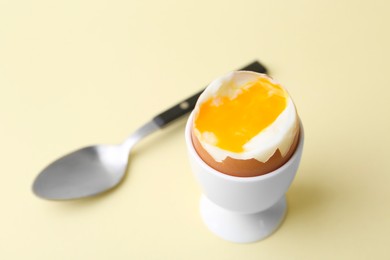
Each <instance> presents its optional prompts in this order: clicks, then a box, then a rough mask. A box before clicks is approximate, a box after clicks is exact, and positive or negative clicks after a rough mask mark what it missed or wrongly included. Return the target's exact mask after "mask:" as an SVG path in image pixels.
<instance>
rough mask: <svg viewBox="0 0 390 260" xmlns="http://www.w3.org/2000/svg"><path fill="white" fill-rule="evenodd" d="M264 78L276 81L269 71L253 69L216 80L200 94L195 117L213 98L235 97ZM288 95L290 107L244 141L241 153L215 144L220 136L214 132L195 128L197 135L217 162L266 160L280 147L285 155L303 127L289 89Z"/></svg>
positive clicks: (235, 72)
mask: <svg viewBox="0 0 390 260" xmlns="http://www.w3.org/2000/svg"><path fill="white" fill-rule="evenodd" d="M264 77H265V78H268V79H269V80H270V81H272V82H274V81H273V80H272V79H270V78H269V77H268V76H266V75H265V74H260V73H256V72H251V71H234V72H231V73H229V74H227V75H225V76H222V77H220V78H217V79H215V80H214V81H213V82H211V83H210V84H209V86H208V87H207V88H206V89H205V91H204V92H203V93H202V95H201V96H200V97H199V99H198V101H197V104H196V106H195V109H194V114H195V116H194V119H196V117H197V114H198V113H199V109H200V105H201V104H202V103H204V102H206V101H207V100H209V99H210V98H215V97H218V96H227V97H229V98H231V99H234V98H235V97H236V96H237V95H238V94H239V93H241V91H242V86H243V85H246V84H247V83H250V82H254V81H257V80H258V79H259V78H264ZM276 84H277V83H276ZM286 94H287V96H288V97H287V106H286V108H285V109H284V110H283V112H282V113H281V114H280V115H279V116H278V117H277V118H276V120H275V121H274V122H273V123H272V124H271V125H269V126H268V127H267V128H265V129H264V130H262V131H261V132H260V133H259V134H257V135H256V136H254V137H253V138H252V139H251V140H249V141H248V142H247V143H246V144H244V146H243V148H244V151H243V152H241V153H235V152H231V151H227V150H224V149H221V148H219V147H217V146H216V145H215V144H216V143H217V140H218V139H217V137H216V136H215V135H214V134H213V133H210V132H206V133H200V131H199V130H197V129H196V128H195V129H194V133H195V136H196V137H197V138H198V140H199V142H200V144H201V145H202V146H203V148H204V149H205V150H206V151H207V152H208V153H209V154H210V155H211V156H212V157H213V158H214V160H215V161H217V162H222V161H223V160H225V159H226V158H227V157H230V158H233V159H239V160H248V159H256V160H258V161H260V162H263V163H265V162H267V161H268V160H269V159H270V158H271V157H272V155H273V154H274V153H275V152H276V150H277V149H279V151H280V153H281V155H282V156H283V157H284V156H285V155H286V154H287V153H288V151H289V149H290V147H291V145H292V144H293V142H294V138H295V136H296V134H297V132H298V127H299V124H298V116H297V113H296V109H295V105H294V103H293V101H292V99H291V98H290V96H289V95H288V93H287V92H286Z"/></svg>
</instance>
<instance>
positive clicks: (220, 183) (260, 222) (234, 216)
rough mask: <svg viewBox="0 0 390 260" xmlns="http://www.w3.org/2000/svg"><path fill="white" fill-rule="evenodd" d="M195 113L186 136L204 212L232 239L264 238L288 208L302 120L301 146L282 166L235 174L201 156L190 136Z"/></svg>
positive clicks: (206, 219)
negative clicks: (258, 172) (249, 174)
mask: <svg viewBox="0 0 390 260" xmlns="http://www.w3.org/2000/svg"><path fill="white" fill-rule="evenodd" d="M192 121H193V114H191V116H190V117H189V119H188V122H187V125H186V130H185V138H186V144H187V149H188V154H189V159H190V164H191V168H192V171H193V172H194V174H195V176H196V178H197V180H198V182H199V184H200V186H201V189H202V192H203V194H204V196H205V197H204V198H203V199H201V215H202V218H203V220H204V222H205V223H206V225H207V226H208V227H209V229H210V230H211V231H212V232H213V233H215V234H216V235H218V236H220V237H222V238H224V239H226V240H229V241H233V242H239V243H247V242H254V241H257V240H259V239H262V238H265V237H267V236H268V235H270V234H271V233H272V232H273V231H275V230H276V229H277V227H278V226H279V225H280V223H281V221H282V220H283V216H284V214H285V210H286V204H285V198H284V195H285V193H286V191H287V190H288V188H289V186H290V185H291V182H292V180H293V179H294V176H295V174H296V172H297V169H298V166H299V163H300V159H301V155H302V150H303V142H304V132H303V127H302V124H301V131H300V139H299V143H298V147H297V149H296V151H295V153H294V154H293V156H292V157H291V158H290V160H289V161H288V162H286V163H285V164H284V165H283V166H282V167H280V168H278V169H276V170H275V171H273V172H270V173H268V174H265V175H261V176H256V177H234V176H230V175H226V174H223V173H221V172H219V171H216V170H214V169H213V168H211V167H210V166H208V165H207V164H206V163H205V162H203V160H202V159H201V158H200V157H199V156H198V154H197V152H196V151H195V149H194V146H193V143H192V139H191V127H192Z"/></svg>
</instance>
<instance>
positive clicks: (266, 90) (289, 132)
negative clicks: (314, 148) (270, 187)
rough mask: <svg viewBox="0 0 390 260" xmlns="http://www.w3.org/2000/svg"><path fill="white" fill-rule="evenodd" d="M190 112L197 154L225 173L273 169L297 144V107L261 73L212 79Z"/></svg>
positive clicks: (255, 173)
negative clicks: (191, 113) (191, 112)
mask: <svg viewBox="0 0 390 260" xmlns="http://www.w3.org/2000/svg"><path fill="white" fill-rule="evenodd" d="M193 113H194V116H193V123H192V131H191V133H192V141H193V144H194V148H195V150H196V151H197V153H198V155H199V156H200V157H201V158H202V160H203V161H204V162H205V163H206V164H208V165H209V166H210V167H212V168H214V169H215V170H217V171H220V172H222V173H225V174H228V175H232V176H238V177H252V176H258V175H262V174H266V173H269V172H271V171H273V170H276V169H277V168H279V167H280V166H282V165H283V164H284V163H285V162H287V161H288V159H289V158H290V157H291V155H292V154H293V153H294V151H295V148H296V146H297V144H298V138H299V118H298V115H297V112H296V109H295V105H294V103H293V101H292V99H291V97H290V95H289V94H288V93H287V91H286V90H285V89H284V88H283V87H282V86H281V85H280V84H278V83H277V82H275V81H274V80H273V79H271V78H270V77H268V76H267V75H265V74H260V73H256V72H250V71H235V72H231V73H229V74H227V75H225V76H223V77H220V78H218V79H216V80H214V81H213V82H212V83H211V84H210V85H209V86H208V87H207V88H206V90H205V91H204V92H203V93H202V95H201V96H200V97H199V99H198V101H197V104H196V106H195V109H194V112H193Z"/></svg>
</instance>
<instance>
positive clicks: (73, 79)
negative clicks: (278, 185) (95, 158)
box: [0, 0, 390, 259]
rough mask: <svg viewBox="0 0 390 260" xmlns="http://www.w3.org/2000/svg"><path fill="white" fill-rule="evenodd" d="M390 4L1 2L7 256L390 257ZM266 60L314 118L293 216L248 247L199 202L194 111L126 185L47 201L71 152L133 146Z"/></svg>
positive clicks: (151, 150)
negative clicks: (46, 183) (39, 183)
mask: <svg viewBox="0 0 390 260" xmlns="http://www.w3.org/2000/svg"><path fill="white" fill-rule="evenodd" d="M389 10H390V2H389V1H386V0H383V1H380V0H371V1H368V0H365V1H308V0H307V1H304V0H300V1H281V0H275V1H243V0H241V1H178V0H177V1H171V0H167V1H108V0H106V1H104V0H100V1H65V0H64V1H62V0H61V1H49V0H47V1H41V0H40V1H14V0H12V1H11V0H9V1H8V0H0V119H1V124H0V145H1V150H0V174H1V175H0V176H1V189H0V205H1V215H0V259H389V258H390V248H389V240H390V207H389V200H390V166H389V161H390V160H389V155H390V154H389V147H390V138H389V132H390V122H389V111H390V104H389V97H390V84H389V83H390V80H389V76H388V75H389V68H390V62H389V61H390V50H389V46H390V35H389V24H390V15H389ZM256 58H258V59H259V60H261V61H262V62H263V63H264V64H265V65H266V66H268V68H269V69H270V72H271V74H272V75H273V76H274V77H275V78H276V79H278V80H279V81H280V82H282V83H283V84H284V85H285V86H286V87H287V88H288V90H289V91H290V93H291V94H292V96H293V98H294V100H295V102H296V105H297V107H298V109H299V113H300V116H301V118H302V120H303V123H304V126H305V130H306V144H305V150H304V155H303V159H302V164H301V167H300V169H299V172H298V175H297V177H296V179H295V181H294V183H293V185H292V187H291V189H290V190H289V192H288V195H287V198H288V204H289V211H288V215H287V218H286V220H285V221H284V223H283V226H282V227H281V228H280V229H279V230H278V231H277V233H275V234H274V235H272V236H271V237H269V238H268V239H266V240H264V241H261V242H258V243H253V244H248V245H239V244H233V243H229V242H225V241H223V240H221V239H219V238H217V237H216V236H214V235H213V234H212V233H210V232H209V231H208V230H207V229H206V228H205V226H204V225H203V223H202V222H201V219H200V217H199V214H198V198H199V196H200V190H199V187H198V185H197V184H196V182H195V179H194V177H193V176H192V174H191V172H190V169H189V165H188V162H187V157H186V150H185V143H184V137H183V130H184V122H185V120H181V121H180V122H177V123H176V124H174V125H172V126H170V127H168V128H167V129H165V130H163V131H160V132H159V133H156V134H154V135H153V136H151V137H149V138H148V139H147V140H145V141H143V142H142V143H141V144H140V145H139V146H138V147H137V149H136V151H135V153H134V154H133V155H132V159H131V166H130V169H129V172H128V175H127V178H126V179H125V181H124V182H123V183H122V185H121V186H120V187H119V188H118V189H115V190H114V191H112V192H109V193H107V194H105V195H102V196H98V197H96V198H91V199H85V200H80V201H72V202H62V203H60V202H50V201H45V200H41V199H38V198H36V197H35V196H34V195H33V194H32V192H31V183H32V181H33V180H34V178H35V176H36V175H37V173H38V172H39V171H40V170H41V169H42V168H43V167H44V166H45V165H46V164H47V163H49V162H51V161H52V160H54V159H55V158H57V157H58V156H61V155H62V154H64V153H66V152H68V151H70V150H73V149H75V148H78V147H82V146H85V145H88V144H94V143H117V142H121V141H122V140H123V139H125V138H126V136H127V135H129V134H130V133H131V132H132V131H133V130H135V129H136V128H137V127H138V126H140V125H141V124H143V123H144V122H146V121H148V120H149V119H150V118H151V117H153V116H154V115H155V114H157V113H159V112H160V111H162V110H163V109H165V108H167V107H169V106H171V105H173V104H175V103H176V102H179V101H180V100H181V99H183V98H185V97H187V96H189V95H192V94H193V93H195V92H197V91H198V90H200V89H201V88H202V87H204V86H205V85H206V84H207V83H208V82H210V81H211V80H212V79H213V78H215V77H217V76H220V75H221V74H224V73H226V72H227V71H229V70H232V69H235V68H238V67H240V66H243V65H245V64H247V63H248V62H250V61H252V60H254V59H256Z"/></svg>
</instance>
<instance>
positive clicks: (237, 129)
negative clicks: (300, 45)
mask: <svg viewBox="0 0 390 260" xmlns="http://www.w3.org/2000/svg"><path fill="white" fill-rule="evenodd" d="M239 89H240V90H239V92H238V94H237V95H235V97H233V98H230V97H227V96H215V97H211V98H210V99H208V100H206V101H205V102H204V103H202V104H201V105H200V107H199V113H198V115H197V117H196V119H195V122H194V123H195V128H196V129H197V130H199V131H200V133H201V134H202V136H205V133H212V134H214V137H215V139H216V140H213V142H215V143H214V145H216V146H217V147H219V148H221V149H224V150H227V151H231V152H236V153H240V152H243V151H244V148H243V146H244V145H245V144H246V143H247V142H248V141H249V140H250V139H252V138H253V137H255V136H256V135H257V134H259V133H260V132H261V131H262V130H264V129H265V128H267V127H268V126H269V125H271V124H272V123H273V122H274V121H275V120H276V118H277V117H278V116H279V115H280V114H281V113H282V112H283V110H284V109H285V108H286V106H287V94H286V92H285V91H284V90H283V89H282V87H281V86H279V85H277V84H275V83H273V82H271V81H270V80H269V79H267V78H260V79H259V80H257V81H255V82H250V83H247V84H245V85H243V86H240V87H239ZM206 135H207V134H206Z"/></svg>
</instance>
